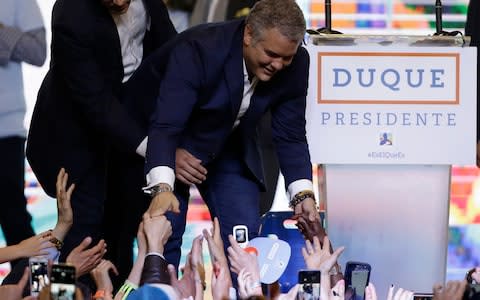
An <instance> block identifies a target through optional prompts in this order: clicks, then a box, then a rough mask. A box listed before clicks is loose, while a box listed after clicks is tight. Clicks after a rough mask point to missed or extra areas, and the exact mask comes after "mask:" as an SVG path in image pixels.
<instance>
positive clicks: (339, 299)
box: [328, 279, 373, 300]
mask: <svg viewBox="0 0 480 300" xmlns="http://www.w3.org/2000/svg"><path fill="white" fill-rule="evenodd" d="M328 299H329V300H344V299H345V281H344V280H343V279H342V280H339V281H337V283H336V284H335V286H334V287H333V288H331V289H330V291H329V294H328ZM365 300H367V298H365ZM368 300H373V299H368Z"/></svg>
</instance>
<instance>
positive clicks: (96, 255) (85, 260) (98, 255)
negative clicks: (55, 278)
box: [66, 237, 107, 278]
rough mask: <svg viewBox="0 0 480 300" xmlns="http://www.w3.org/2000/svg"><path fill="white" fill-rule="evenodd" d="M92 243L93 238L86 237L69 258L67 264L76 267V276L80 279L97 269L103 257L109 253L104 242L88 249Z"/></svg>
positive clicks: (101, 241)
mask: <svg viewBox="0 0 480 300" xmlns="http://www.w3.org/2000/svg"><path fill="white" fill-rule="evenodd" d="M91 243H92V238H91V237H86V238H85V239H83V241H82V242H81V243H80V245H78V246H77V247H75V248H73V250H72V252H70V254H69V255H68V256H67V259H66V261H67V263H69V264H71V265H73V266H75V271H76V272H75V276H76V277H77V278H78V277H80V276H82V275H85V274H87V273H89V272H90V271H91V270H92V269H93V268H95V267H96V266H97V265H98V264H99V263H100V261H101V260H102V257H103V256H104V255H105V253H106V252H107V244H106V243H105V241H104V240H100V241H99V242H98V243H97V244H96V245H95V246H93V247H92V248H90V249H88V246H90V244H91Z"/></svg>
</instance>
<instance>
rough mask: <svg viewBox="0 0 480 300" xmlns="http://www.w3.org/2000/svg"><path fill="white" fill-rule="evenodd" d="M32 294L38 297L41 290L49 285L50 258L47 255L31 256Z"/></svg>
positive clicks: (29, 261) (29, 262)
mask: <svg viewBox="0 0 480 300" xmlns="http://www.w3.org/2000/svg"><path fill="white" fill-rule="evenodd" d="M28 264H29V267H30V295H32V296H34V297H37V296H38V294H39V293H40V291H41V290H42V289H43V288H44V287H45V286H46V285H48V284H49V283H50V282H49V278H48V259H47V258H45V257H30V259H29V260H28Z"/></svg>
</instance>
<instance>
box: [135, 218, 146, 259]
mask: <svg viewBox="0 0 480 300" xmlns="http://www.w3.org/2000/svg"><path fill="white" fill-rule="evenodd" d="M137 245H138V256H142V257H143V256H145V255H146V254H147V237H146V236H145V233H144V229H143V221H142V222H140V224H139V225H138V230H137Z"/></svg>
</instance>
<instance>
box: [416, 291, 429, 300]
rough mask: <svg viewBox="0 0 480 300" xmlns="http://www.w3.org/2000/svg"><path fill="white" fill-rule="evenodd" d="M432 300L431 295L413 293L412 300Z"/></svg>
mask: <svg viewBox="0 0 480 300" xmlns="http://www.w3.org/2000/svg"><path fill="white" fill-rule="evenodd" d="M431 299H433V294H432V293H414V294H413V300H431Z"/></svg>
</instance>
